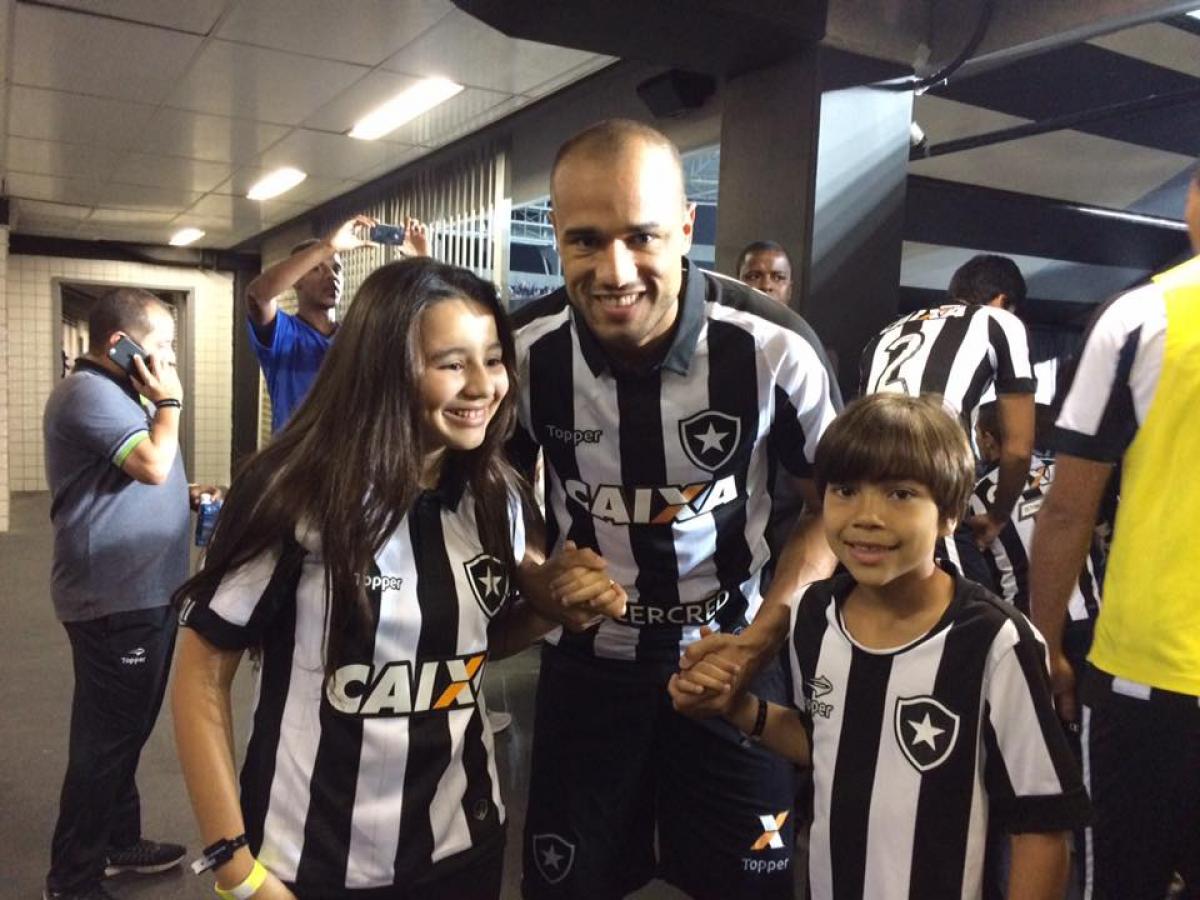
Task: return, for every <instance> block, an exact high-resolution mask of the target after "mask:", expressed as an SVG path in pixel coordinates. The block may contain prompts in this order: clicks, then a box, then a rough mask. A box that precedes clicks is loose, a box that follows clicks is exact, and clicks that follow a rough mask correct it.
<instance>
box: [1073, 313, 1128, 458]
mask: <svg viewBox="0 0 1200 900" xmlns="http://www.w3.org/2000/svg"><path fill="white" fill-rule="evenodd" d="M1140 338H1141V329H1140V328H1135V329H1134V330H1133V331H1131V332H1130V333H1129V334H1128V335H1127V336H1126V337H1125V339H1124V340H1123V341H1122V342H1121V344H1120V347H1119V349H1118V350H1117V352H1116V355H1115V360H1112V361H1111V362H1109V361H1108V360H1106V359H1105V358H1104V357H1103V356H1102V354H1103V350H1102V349H1100V348H1093V347H1091V346H1090V344H1089V345H1088V346H1085V347H1084V353H1083V357H1082V358H1081V360H1080V365H1079V368H1078V369H1077V370H1076V372H1075V377H1074V378H1073V379H1072V381H1071V389H1070V391H1069V392H1068V394H1067V399H1066V402H1065V403H1064V404H1063V410H1062V413H1061V414H1060V415H1059V417H1058V422H1057V425H1056V427H1055V430H1054V443H1055V449H1057V450H1059V451H1061V452H1063V453H1069V454H1071V455H1072V456H1079V457H1082V458H1084V459H1091V460H1095V461H1097V462H1116V461H1117V460H1119V459H1120V458H1121V456H1122V455H1123V454H1124V453H1125V450H1126V449H1127V448H1128V447H1129V445H1130V444H1131V443H1132V442H1133V438H1134V436H1135V435H1136V434H1137V428H1138V421H1137V414H1136V411H1135V409H1134V402H1133V391H1132V390H1131V388H1130V385H1129V380H1130V375H1131V373H1132V371H1133V364H1134V360H1135V359H1136V357H1137V349H1138V342H1139V340H1140ZM1089 350H1090V351H1091V352H1089ZM1109 372H1111V376H1110V375H1109ZM1099 385H1104V386H1106V388H1101V390H1104V389H1107V391H1108V393H1107V396H1105V397H1104V402H1103V406H1102V407H1099V404H1098V403H1097V401H1098V400H1099V399H1100V397H1101V396H1104V395H1102V394H1100V395H1098V394H1097V393H1096V392H1095V391H1096V388H1097V386H1099ZM1097 407H1099V408H1100V409H1101V411H1100V415H1099V416H1098V417H1097V416H1095V412H1094V411H1095V409H1096V408H1097ZM1085 408H1086V409H1087V410H1088V411H1087V414H1086V415H1084V414H1082V413H1083V412H1084V409H1085ZM1089 423H1093V427H1094V431H1088V430H1081V429H1086V428H1087V426H1088V424H1089Z"/></svg>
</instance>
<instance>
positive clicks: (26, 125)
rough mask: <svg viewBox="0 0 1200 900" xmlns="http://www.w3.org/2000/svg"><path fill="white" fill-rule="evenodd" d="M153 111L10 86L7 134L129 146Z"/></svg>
mask: <svg viewBox="0 0 1200 900" xmlns="http://www.w3.org/2000/svg"><path fill="white" fill-rule="evenodd" d="M153 113H154V108H153V107H152V106H147V105H145V104H142V103H127V102H124V101H121V100H105V99H103V98H100V97H85V96H83V95H82V94H67V93H63V92H61V91H47V90H42V89H40V88H29V87H21V86H20V85H13V87H12V88H11V90H10V92H9V107H8V133H9V135H12V136H16V137H28V138H38V139H41V140H46V141H65V142H67V143H72V144H87V145H89V146H98V147H116V148H118V149H119V148H123V147H128V146H130V145H131V144H133V143H135V142H136V141H137V140H138V136H139V135H140V134H141V133H142V131H143V130H144V129H145V127H146V123H147V122H148V121H149V120H150V116H151V115H152V114H153Z"/></svg>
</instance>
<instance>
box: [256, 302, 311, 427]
mask: <svg viewBox="0 0 1200 900" xmlns="http://www.w3.org/2000/svg"><path fill="white" fill-rule="evenodd" d="M246 327H247V328H249V329H250V345H251V346H252V347H254V353H255V355H256V356H257V357H258V363H259V365H260V366H262V371H263V377H264V378H265V379H266V381H267V393H268V394H270V395H271V431H272V432H275V431H279V429H281V428H282V427H283V426H284V424H285V423H286V422H287V420H288V419H289V418H291V415H292V411H293V410H295V408H296V407H297V406H299V405H300V403H301V401H302V400H304V397H305V395H306V394H307V393H308V389H309V387H311V386H312V383H313V379H315V378H316V377H317V370H318V369H319V368H321V361H322V360H323V359H325V354H326V353H328V352H329V344H330V343H331V341H332V338H331V337H326V336H325V335H323V334H321V332H319V331H317V330H316V329H315V328H313V327H312V326H311V325H309V324H308V323H307V322H305V321H304V320H303V319H301V318H300V317H298V316H293V315H291V314H290V313H286V312H284V311H283V310H279V311H278V312H276V313H275V322H274V324H273V330H272V333H271V342H270V344H264V343H263V342H262V341H261V340H259V336H258V332H257V331H255V329H254V323H253V322H252V321H250V319H249V318H247V320H246Z"/></svg>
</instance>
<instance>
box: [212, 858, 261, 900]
mask: <svg viewBox="0 0 1200 900" xmlns="http://www.w3.org/2000/svg"><path fill="white" fill-rule="evenodd" d="M266 880H267V867H266V866H264V865H263V864H262V863H260V862H259V861H258V860H257V859H256V860H255V861H254V868H253V869H251V870H250V874H249V875H247V876H246V880H245V881H243V882H242V883H241V884H239V885H238V886H237V887H233V888H230V889H229V890H225V889H224V888H222V887H220V886H219V885H215V884H214V885H213V890H214V891H216V892H217V896H218V897H220V898H221V900H248V898H250V897H253V896H254V894H255V892H256V891H257V890H258V889H259V888H260V887H262V886H263V882H265V881H266Z"/></svg>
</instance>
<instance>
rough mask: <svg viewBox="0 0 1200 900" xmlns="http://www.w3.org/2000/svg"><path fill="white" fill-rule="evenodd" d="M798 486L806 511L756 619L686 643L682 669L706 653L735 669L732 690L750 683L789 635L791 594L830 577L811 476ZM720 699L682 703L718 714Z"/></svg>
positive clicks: (694, 711) (696, 711)
mask: <svg viewBox="0 0 1200 900" xmlns="http://www.w3.org/2000/svg"><path fill="white" fill-rule="evenodd" d="M799 484H800V485H801V491H802V494H803V496H804V502H805V507H806V509H805V511H804V513H802V514H801V516H800V517H799V519H798V520H797V522H796V526H795V528H794V529H793V530H792V534H791V537H790V538H789V539H788V542H787V544H786V545H785V546H784V548H783V552H782V553H781V554H780V556H779V564H778V566H777V567H776V569H775V572H774V574H773V575H772V577H771V586H770V588H768V589H767V593H766V594H765V595H764V596H763V601H762V605H761V606H760V607H759V609H758V612H757V613H756V614H755V616H754V621H753V622H751V623H750V625H749V626H747V628H746V629H745V630H744V631H742V632H741V633H740V634H724V633H718V634H710V635H706V636H705V637H703V638H701V639H700V640H698V641H695V642H694V643H692V644H689V645H688V646H687V648H686V649H685V650H684V652H683V657H682V658H681V659H680V661H679V666H680V668H682V669H691V668H692V667H693V666H695V665H698V664H699V663H700V662H701V661H703V660H704V659H705V658H706V657H709V656H716V657H717V658H718V659H720V660H721V663H722V665H726V667H731V668H733V669H734V672H735V679H734V683H733V692H734V693H735V694H736V693H737V692H738V691H739V690H740V689H742V688H743V687H744V686H745V685H746V684H748V683H749V681H750V679H752V678H753V677H754V675H755V673H756V672H757V671H758V670H759V668H761V666H762V664H763V662H764V661H766V660H767V659H768V658H770V656H771V655H772V654H774V653H776V652H777V651H778V650H779V647H780V645H781V644H782V643H783V641H784V639H785V638H786V637H787V630H788V620H789V618H790V617H791V600H792V598H793V597H796V596H798V595H799V594H801V593H803V589H804V587H805V585H808V584H811V583H812V582H814V581H819V580H820V579H822V578H828V577H829V576H830V575H831V574H832V573H833V570H834V567H835V566H836V565H837V558H836V557H835V556H834V555H833V551H832V550H831V549H830V548H829V542H828V541H827V540H826V539H825V529H824V527H823V525H822V524H821V514H820V510H821V504H820V502H819V497H818V495H817V489H816V484H815V483H814V482H813V481H812V480H811V479H804V480H802V481H800V482H799ZM721 701H722V698H721V697H720V695H719V694H716V693H711V692H710V693H706V694H696V695H688V696H687V698H686V699H685V701H684V703H685V705H686V707H687V709H688V714H690V715H698V716H704V715H709V716H712V715H717V714H720V713H721V706H722V705H723V704H722V702H721Z"/></svg>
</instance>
